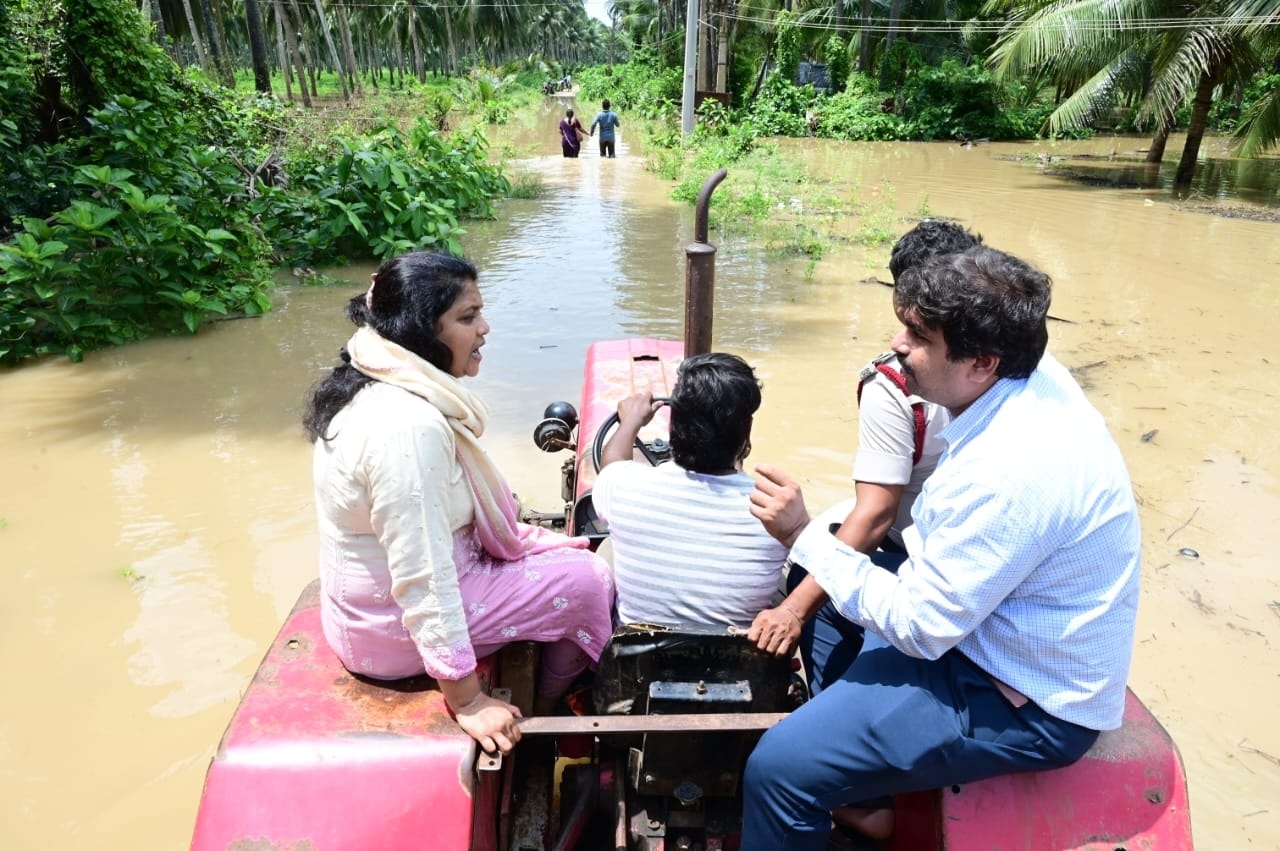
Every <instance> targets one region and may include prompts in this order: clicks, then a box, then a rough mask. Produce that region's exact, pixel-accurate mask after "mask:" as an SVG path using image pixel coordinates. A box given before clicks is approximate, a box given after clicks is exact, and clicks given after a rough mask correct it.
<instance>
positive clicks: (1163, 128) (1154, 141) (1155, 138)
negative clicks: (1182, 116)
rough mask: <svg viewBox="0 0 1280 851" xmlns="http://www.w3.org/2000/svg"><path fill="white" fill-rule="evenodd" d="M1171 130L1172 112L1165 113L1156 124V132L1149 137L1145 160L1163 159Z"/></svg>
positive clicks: (1151, 161)
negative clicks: (1149, 142) (1149, 143)
mask: <svg viewBox="0 0 1280 851" xmlns="http://www.w3.org/2000/svg"><path fill="white" fill-rule="evenodd" d="M1172 131H1173V112H1172V111H1170V112H1168V113H1166V114H1165V115H1164V116H1163V117H1162V118H1161V119H1160V123H1159V124H1157V125H1156V132H1155V133H1154V134H1153V135H1152V137H1151V145H1150V146H1149V147H1148V148H1147V162H1148V163H1158V162H1160V161H1161V160H1163V159H1164V148H1165V145H1167V144H1168V143H1169V133H1170V132H1172Z"/></svg>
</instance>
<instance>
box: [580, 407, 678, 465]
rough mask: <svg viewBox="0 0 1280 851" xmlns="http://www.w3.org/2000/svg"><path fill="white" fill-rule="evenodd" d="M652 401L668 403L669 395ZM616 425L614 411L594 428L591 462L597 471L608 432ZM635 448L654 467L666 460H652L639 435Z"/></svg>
mask: <svg viewBox="0 0 1280 851" xmlns="http://www.w3.org/2000/svg"><path fill="white" fill-rule="evenodd" d="M653 401H654V402H655V403H656V404H658V405H670V404H671V397H670V396H654V397H653ZM617 425H618V412H617V411H614V412H613V413H612V414H610V415H609V416H608V417H607V418H606V419H605V421H604V422H603V423H601V424H600V428H598V429H596V437H595V440H593V441H592V442H591V464H592V466H593V467H595V470H596V472H597V473H598V472H600V467H601V466H602V465H601V463H600V458H601V457H602V456H603V455H604V445H605V443H607V442H608V440H609V433H610V432H611V431H613V430H614V428H616V427H617ZM636 448H637V449H639V450H640V452H641V453H642V454H643V455H644V457H645V458H647V459H649V463H650V464H653V465H654V466H655V467H656V466H657V465H658V464H660V463H662V461H665V460H667V459H666V458H664V459H662V460H654V457H653V456H652V455H651V454H650V453H649V448H648V447H647V446H646V445H645V443H644V441H643V440H641V439H640V438H639V437H637V438H636Z"/></svg>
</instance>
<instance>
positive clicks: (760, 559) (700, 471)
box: [592, 352, 787, 629]
mask: <svg viewBox="0 0 1280 851" xmlns="http://www.w3.org/2000/svg"><path fill="white" fill-rule="evenodd" d="M760 399H761V396H760V384H759V382H758V381H757V380H756V377H755V372H754V370H752V368H751V367H750V366H749V365H748V364H747V362H746V361H744V360H743V359H742V358H740V357H737V356H736V355H730V354H724V353H719V352H713V353H711V354H703V355H694V356H692V357H689V358H686V359H685V360H683V361H682V362H681V363H680V367H679V370H678V371H677V373H676V383H675V387H674V388H673V390H672V394H671V435H670V443H671V453H672V458H673V463H670V464H662V465H659V466H657V467H654V466H651V465H649V464H648V463H646V462H643V461H633V460H632V454H633V453H632V447H633V446H634V444H635V439H636V436H637V435H638V434H639V432H640V429H641V428H643V427H644V426H645V425H646V424H647V423H648V422H649V421H650V420H651V419H653V415H654V413H655V412H656V410H657V408H658V406H657V405H655V404H654V403H653V398H652V396H651V395H650V394H649V393H648V392H642V393H636V394H634V395H632V396H629V397H627V398H625V399H623V400H622V401H621V402H619V403H618V427H617V430H616V431H615V432H614V434H613V435H612V437H611V438H610V439H609V442H608V443H607V444H606V445H605V447H604V451H603V452H602V454H601V470H600V475H599V476H598V478H597V479H596V482H595V487H594V489H593V491H592V497H593V500H594V503H595V508H596V511H597V512H598V513H599V514H600V516H601V517H603V518H604V519H606V520H607V521H608V522H609V537H610V540H611V541H612V545H613V569H614V582H615V584H616V586H617V593H618V602H617V607H618V619H619V620H620V621H621V622H622V623H646V624H658V625H663V626H678V625H682V624H705V625H711V624H724V625H728V626H732V627H738V628H740V629H746V628H747V627H749V626H750V625H751V621H752V619H753V618H755V616H756V614H757V613H759V612H760V610H761V609H764V608H766V607H767V606H769V605H771V603H772V601H773V599H774V598H775V597H776V594H777V591H778V586H779V582H780V580H781V577H782V566H783V564H784V563H785V561H786V557H787V548H786V547H785V546H783V545H782V544H781V543H779V542H778V541H776V540H775V539H774V538H773V537H772V536H771V535H770V534H769V532H768V531H766V530H765V528H764V526H762V525H761V524H760V521H759V520H757V519H756V518H755V517H752V516H751V502H750V500H751V493H752V491H753V490H754V488H755V482H754V480H753V479H752V478H751V476H750V475H749V474H747V473H744V472H743V471H742V462H743V459H745V458H746V457H747V454H748V453H749V452H750V451H751V421H752V416H753V415H754V414H755V412H756V410H757V409H758V408H759V407H760Z"/></svg>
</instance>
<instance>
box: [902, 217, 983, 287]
mask: <svg viewBox="0 0 1280 851" xmlns="http://www.w3.org/2000/svg"><path fill="white" fill-rule="evenodd" d="M981 244H982V237H981V236H979V235H978V234H973V233H970V232H969V231H967V230H965V229H964V228H962V227H961V226H960V225H958V224H956V223H955V222H948V221H945V220H943V219H925V220H924V221H922V222H920V224H918V225H916V226H915V227H913V228H912V229H911V230H909V231H907V232H906V233H904V234H903V235H902V236H900V237H898V241H897V242H895V243H894V244H893V252H892V253H891V254H890V255H889V273H890V274H891V275H893V279H894V280H895V281H896V280H898V276H899V275H901V274H902V273H903V272H904V271H906V270H907V269H910V268H911V267H912V266H919V265H920V264H921V263H923V262H924V261H926V260H929V259H931V258H933V257H937V256H938V255H940V254H955V253H956V252H957V251H965V250H967V249H970V248H973V247H974V246H975V245H981Z"/></svg>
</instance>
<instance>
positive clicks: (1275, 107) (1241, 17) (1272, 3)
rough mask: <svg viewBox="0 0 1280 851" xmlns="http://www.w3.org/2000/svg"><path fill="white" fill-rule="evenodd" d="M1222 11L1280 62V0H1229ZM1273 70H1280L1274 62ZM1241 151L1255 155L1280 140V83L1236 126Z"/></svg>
mask: <svg viewBox="0 0 1280 851" xmlns="http://www.w3.org/2000/svg"><path fill="white" fill-rule="evenodd" d="M1222 14H1223V16H1224V17H1225V18H1227V19H1228V20H1229V21H1234V22H1235V23H1234V24H1228V26H1230V27H1238V28H1239V30H1240V32H1242V33H1243V34H1244V35H1245V37H1247V38H1249V39H1250V40H1251V41H1252V42H1253V44H1254V46H1255V47H1256V48H1257V50H1258V53H1259V54H1260V55H1261V56H1264V57H1267V56H1270V57H1273V62H1275V63H1277V64H1280V0H1228V2H1226V3H1224V5H1223V9H1222ZM1273 70H1280V68H1276V67H1275V66H1273ZM1236 139H1237V146H1238V147H1237V153H1239V154H1240V156H1243V157H1252V156H1255V155H1257V154H1259V153H1261V152H1262V151H1264V150H1266V149H1268V148H1271V147H1274V146H1275V145H1276V143H1277V142H1280V86H1276V87H1273V88H1272V89H1271V91H1270V92H1269V93H1267V94H1266V95H1265V96H1264V97H1262V98H1261V99H1260V100H1258V101H1257V102H1256V103H1255V104H1254V105H1253V106H1252V107H1251V108H1250V110H1249V111H1248V112H1247V113H1246V114H1245V115H1243V116H1241V121H1240V125H1239V127H1238V128H1237V129H1236Z"/></svg>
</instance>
